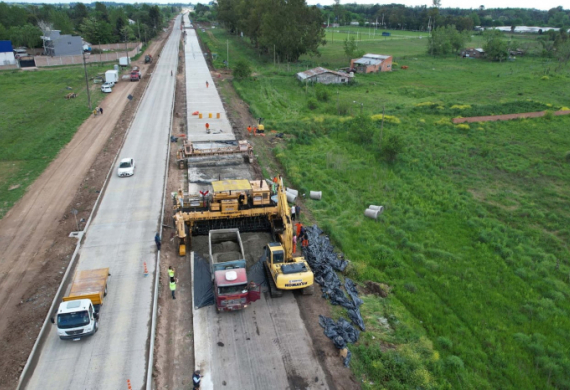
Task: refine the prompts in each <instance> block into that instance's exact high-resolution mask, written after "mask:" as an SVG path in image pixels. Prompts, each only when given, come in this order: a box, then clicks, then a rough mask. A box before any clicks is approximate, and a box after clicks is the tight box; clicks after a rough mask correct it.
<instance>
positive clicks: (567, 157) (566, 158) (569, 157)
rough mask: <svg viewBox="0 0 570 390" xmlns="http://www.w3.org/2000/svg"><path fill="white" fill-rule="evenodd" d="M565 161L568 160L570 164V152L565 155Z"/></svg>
mask: <svg viewBox="0 0 570 390" xmlns="http://www.w3.org/2000/svg"><path fill="white" fill-rule="evenodd" d="M564 160H566V162H567V163H570V150H569V151H567V152H566V154H565V155H564Z"/></svg>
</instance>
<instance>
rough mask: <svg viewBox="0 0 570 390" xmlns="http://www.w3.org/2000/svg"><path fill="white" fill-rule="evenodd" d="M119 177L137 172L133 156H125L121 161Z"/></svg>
mask: <svg viewBox="0 0 570 390" xmlns="http://www.w3.org/2000/svg"><path fill="white" fill-rule="evenodd" d="M117 174H118V175H119V177H125V176H132V175H134V174H135V160H134V159H132V158H124V159H122V160H121V162H120V163H119V170H118V171H117Z"/></svg>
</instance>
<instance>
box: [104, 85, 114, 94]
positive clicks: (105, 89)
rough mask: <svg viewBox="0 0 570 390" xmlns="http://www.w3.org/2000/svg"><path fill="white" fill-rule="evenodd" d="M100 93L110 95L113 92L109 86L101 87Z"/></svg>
mask: <svg viewBox="0 0 570 390" xmlns="http://www.w3.org/2000/svg"><path fill="white" fill-rule="evenodd" d="M101 92H105V93H111V92H113V90H112V89H111V87H109V86H105V85H102V86H101Z"/></svg>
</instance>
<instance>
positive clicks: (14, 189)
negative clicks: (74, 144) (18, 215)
mask: <svg viewBox="0 0 570 390" xmlns="http://www.w3.org/2000/svg"><path fill="white" fill-rule="evenodd" d="M107 68H108V67H107ZM107 68H99V67H97V66H89V67H88V71H89V73H90V74H94V73H96V72H98V71H99V72H104V71H105V70H106V69H107ZM67 87H70V88H71V89H67ZM0 90H2V99H0V112H2V115H1V116H0V150H2V153H1V154H0V218H2V217H3V216H4V215H5V214H6V212H8V210H9V209H10V208H11V207H12V205H13V204H14V203H15V202H16V201H18V199H20V198H21V197H22V196H23V194H24V193H25V192H26V189H27V188H28V186H29V185H30V184H31V183H33V182H34V180H35V179H36V178H37V177H38V176H39V175H40V174H41V173H42V172H43V170H44V169H45V168H46V167H47V166H48V165H49V163H50V162H51V161H52V160H53V159H54V158H55V157H56V156H57V154H58V153H59V151H60V150H61V149H62V148H63V147H64V146H65V145H66V144H67V143H68V142H69V141H70V140H71V138H72V137H73V135H74V134H75V132H76V131H77V129H78V127H79V126H80V125H81V124H82V123H83V121H85V119H87V118H88V117H89V115H91V111H89V108H88V106H87V94H86V92H85V75H84V73H83V67H78V66H75V67H65V68H58V69H51V70H49V71H41V72H32V71H27V72H22V71H5V72H0ZM70 92H75V93H77V95H78V96H77V98H75V99H69V100H67V99H65V95H67V94H68V93H70ZM103 97H104V96H103V93H101V92H100V91H99V88H98V86H97V85H94V86H93V87H92V90H91V102H92V104H93V107H96V106H97V104H98V103H99V101H101V99H103ZM39 196H41V194H39Z"/></svg>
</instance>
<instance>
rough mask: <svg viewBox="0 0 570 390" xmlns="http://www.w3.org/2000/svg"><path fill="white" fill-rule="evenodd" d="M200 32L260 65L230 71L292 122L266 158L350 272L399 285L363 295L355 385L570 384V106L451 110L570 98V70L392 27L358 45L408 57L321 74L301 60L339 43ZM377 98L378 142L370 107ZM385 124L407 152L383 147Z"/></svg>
mask: <svg viewBox="0 0 570 390" xmlns="http://www.w3.org/2000/svg"><path fill="white" fill-rule="evenodd" d="M200 35H201V38H203V39H204V40H205V41H206V42H207V44H208V45H209V46H210V49H211V50H212V51H216V52H218V53H220V57H218V60H217V61H216V64H217V65H219V66H220V67H221V61H222V60H223V59H224V58H223V56H224V55H225V42H226V39H230V48H231V49H230V59H232V61H234V62H235V60H236V59H240V58H241V59H247V60H249V61H250V62H251V63H252V66H253V68H254V70H255V73H256V76H255V77H254V78H252V79H248V80H243V81H234V86H235V88H236V89H237V91H238V92H239V93H240V95H241V96H242V97H243V98H244V100H246V101H247V102H248V103H249V104H250V107H251V110H252V112H253V114H254V116H256V117H259V116H261V117H264V118H267V119H266V122H267V124H268V126H267V127H266V128H269V129H275V130H277V131H279V132H285V133H286V134H288V135H289V141H288V142H287V144H286V146H284V147H282V148H276V149H275V154H276V157H277V158H278V159H279V160H280V161H281V163H282V164H283V166H284V167H285V169H286V175H287V178H288V180H289V181H290V184H291V186H292V187H294V188H298V189H299V190H301V192H307V193H308V191H309V190H321V191H323V200H322V201H320V202H311V203H309V204H308V207H310V209H311V211H312V213H313V215H314V216H315V218H316V219H317V220H318V222H319V225H320V226H321V227H322V228H324V230H325V231H326V232H327V234H329V235H330V236H331V237H332V239H333V240H334V242H335V243H336V245H337V246H338V247H339V249H340V250H342V251H343V252H344V253H345V254H346V256H347V257H348V258H350V259H352V261H353V267H352V269H351V271H350V276H351V277H353V278H354V279H356V280H358V281H360V282H364V281H367V280H372V281H376V282H382V283H387V284H389V285H390V286H392V288H393V289H392V293H391V295H390V297H389V298H387V299H383V300H380V299H378V298H375V297H373V296H368V297H366V298H365V305H364V306H363V307H362V312H363V315H364V316H365V320H366V325H367V327H368V331H367V332H365V333H363V334H362V336H361V339H360V342H359V343H358V344H357V345H356V346H352V347H351V350H352V352H353V353H354V359H353V363H352V369H353V370H354V372H355V373H356V374H357V376H358V378H359V379H362V380H363V388H366V389H369V388H370V389H380V388H391V389H396V388H469V389H498V388H501V389H507V388H510V389H528V388H555V387H556V388H570V376H569V375H568V373H569V372H570V361H569V359H568V350H569V348H570V341H569V340H568V337H567V335H568V334H569V332H570V319H569V318H570V303H569V301H568V298H569V297H570V287H569V283H570V267H569V260H570V253H569V251H568V246H567V243H568V240H569V239H570V229H569V228H568V226H570V211H569V210H570V209H569V207H568V201H569V200H570V190H569V187H568V183H569V182H570V165H569V164H570V162H569V161H568V159H567V158H566V156H567V153H568V152H569V151H570V138H569V137H568V128H569V127H570V117H569V116H565V117H552V116H551V115H548V116H547V117H545V118H541V119H531V120H515V121H509V122H495V123H492V122H490V123H481V124H471V125H469V126H454V125H452V124H451V122H450V120H451V119H452V118H453V117H457V116H475V115H491V114H506V113H517V112H526V111H539V110H556V109H560V108H563V107H566V108H567V107H569V106H570V88H569V86H570V75H569V73H568V72H567V71H565V72H561V73H555V72H554V68H555V67H556V66H557V64H555V63H551V62H548V61H544V60H543V59H541V58H519V59H517V60H516V61H514V62H507V63H503V64H498V63H490V62H487V61H480V60H460V59H456V58H454V57H449V58H443V59H439V58H432V57H429V56H427V55H426V54H425V51H426V42H425V40H423V39H422V40H420V39H417V40H416V39H410V40H403V39H400V40H396V39H394V40H390V39H388V40H382V41H378V42H364V43H362V48H363V49H364V50H366V51H367V52H372V53H381V54H385V53H387V54H394V55H395V61H396V62H397V63H398V64H399V65H408V66H409V69H408V70H398V71H396V72H392V73H388V74H375V75H357V83H356V84H355V85H353V86H327V87H321V88H315V87H313V86H310V85H309V86H308V87H307V86H305V85H302V84H300V83H299V82H298V81H297V80H296V79H295V76H294V74H295V72H297V71H300V70H305V69H306V68H307V67H308V66H315V65H321V64H325V66H329V67H331V68H335V67H340V66H347V60H346V58H343V56H344V55H343V52H342V43H341V42H338V43H337V42H336V41H335V44H334V45H332V44H331V45H327V46H326V47H324V48H323V50H322V52H323V56H322V57H321V58H316V57H313V58H304V62H301V63H299V64H297V65H296V66H291V67H290V68H288V66H287V65H283V64H281V65H280V66H277V67H274V66H273V63H272V61H270V60H269V59H267V60H266V59H263V58H260V57H259V56H258V55H256V54H255V53H254V52H253V51H251V49H249V48H248V46H247V44H245V43H240V41H239V39H238V38H235V37H228V36H227V34H225V33H224V32H223V31H222V30H220V29H216V30H208V31H207V32H206V33H205V34H203V33H201V34H200ZM472 45H473V46H478V45H477V44H476V43H475V42H473V43H472ZM271 60H272V59H271ZM547 73H548V76H547V77H545V75H546V74H547ZM323 91H324V92H323ZM319 97H320V100H319V99H318V98H319ZM309 102H311V103H312V104H313V106H316V107H314V109H313V110H310V109H309V108H308V105H309V104H308V103H309ZM354 102H357V103H356V104H355V103H354ZM361 104H362V105H361ZM382 106H385V107H386V114H387V115H389V116H390V117H387V118H386V121H385V123H384V129H383V134H382V142H380V126H379V123H380V122H378V121H372V120H370V119H368V118H370V116H372V115H377V114H381V113H382ZM361 109H362V114H363V115H362V117H363V118H356V117H353V116H352V115H358V114H360V110H361ZM339 113H340V115H339ZM395 137H397V138H398V139H399V140H400V141H401V143H402V144H403V150H402V151H401V152H400V154H399V155H398V157H397V159H396V161H394V162H388V161H386V159H385V153H383V151H384V150H385V149H386V146H387V140H389V139H391V138H392V139H394V138H395ZM369 204H381V205H384V206H385V208H386V210H385V213H384V214H383V215H382V216H381V218H380V220H379V221H378V222H376V221H373V220H369V219H366V218H364V216H363V211H364V209H365V208H366V207H367V206H368V205H369ZM340 312H341V311H339V314H340ZM316 320H317V319H315V321H316ZM386 320H387V321H386Z"/></svg>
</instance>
